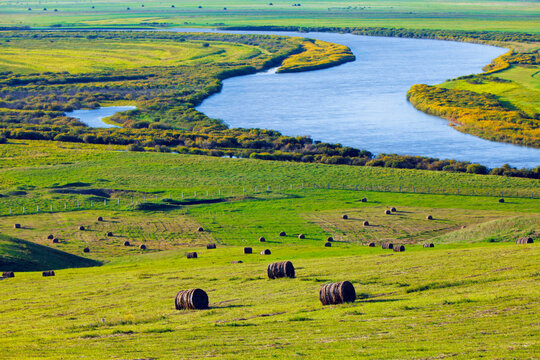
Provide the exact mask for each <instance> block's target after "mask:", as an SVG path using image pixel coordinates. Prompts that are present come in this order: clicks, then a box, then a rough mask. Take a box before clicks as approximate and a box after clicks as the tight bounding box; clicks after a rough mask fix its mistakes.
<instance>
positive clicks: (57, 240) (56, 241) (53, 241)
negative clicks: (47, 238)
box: [52, 238, 60, 244]
mask: <svg viewBox="0 0 540 360" xmlns="http://www.w3.org/2000/svg"><path fill="white" fill-rule="evenodd" d="M59 242H60V240H59V239H58V238H54V239H53V240H52V243H53V244H58V243H59Z"/></svg>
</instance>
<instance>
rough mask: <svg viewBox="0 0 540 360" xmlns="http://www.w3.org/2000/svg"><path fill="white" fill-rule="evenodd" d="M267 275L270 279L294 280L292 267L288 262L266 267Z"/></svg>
mask: <svg viewBox="0 0 540 360" xmlns="http://www.w3.org/2000/svg"><path fill="white" fill-rule="evenodd" d="M267 273H268V277H269V278H270V279H277V278H283V277H288V278H294V266H293V264H292V262H290V261H280V262H275V263H272V264H270V265H268V269H267Z"/></svg>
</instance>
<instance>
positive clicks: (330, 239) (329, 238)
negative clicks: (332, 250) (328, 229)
mask: <svg viewBox="0 0 540 360" xmlns="http://www.w3.org/2000/svg"><path fill="white" fill-rule="evenodd" d="M326 241H328V242H332V241H334V238H333V237H331V236H329V237H327V238H326Z"/></svg>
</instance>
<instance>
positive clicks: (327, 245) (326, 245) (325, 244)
mask: <svg viewBox="0 0 540 360" xmlns="http://www.w3.org/2000/svg"><path fill="white" fill-rule="evenodd" d="M324 246H325V247H332V243H331V242H327V243H324Z"/></svg>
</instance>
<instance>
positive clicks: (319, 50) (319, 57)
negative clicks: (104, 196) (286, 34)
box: [277, 40, 356, 73]
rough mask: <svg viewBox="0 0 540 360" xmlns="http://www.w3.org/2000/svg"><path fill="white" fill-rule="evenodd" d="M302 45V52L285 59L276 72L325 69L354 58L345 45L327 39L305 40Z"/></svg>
mask: <svg viewBox="0 0 540 360" xmlns="http://www.w3.org/2000/svg"><path fill="white" fill-rule="evenodd" d="M303 47H304V50H305V51H304V52H301V53H299V54H295V55H292V56H290V57H288V58H287V59H285V60H284V61H283V63H282V64H281V66H280V68H279V69H278V70H277V72H281V73H287V72H300V71H309V70H317V69H325V68H329V67H332V66H336V65H339V64H343V63H346V62H349V61H354V60H355V59H356V57H355V56H354V55H353V53H352V52H351V49H349V48H348V47H347V46H344V45H339V44H333V43H329V42H327V41H321V40H312V41H305V42H304V44H303Z"/></svg>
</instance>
